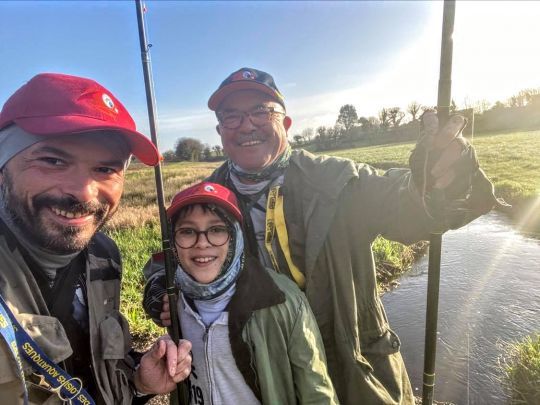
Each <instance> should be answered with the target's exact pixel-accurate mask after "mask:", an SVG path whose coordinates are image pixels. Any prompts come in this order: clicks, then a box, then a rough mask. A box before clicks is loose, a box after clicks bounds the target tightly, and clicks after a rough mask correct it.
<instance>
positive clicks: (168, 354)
mask: <svg viewBox="0 0 540 405" xmlns="http://www.w3.org/2000/svg"><path fill="white" fill-rule="evenodd" d="M190 352H191V343H190V342H189V341H187V340H181V341H180V342H179V343H178V346H176V345H175V344H174V342H173V341H172V339H171V338H170V337H169V336H162V337H160V338H159V339H158V340H157V341H156V343H154V345H152V348H151V349H150V350H149V351H148V352H146V353H145V355H144V356H143V357H142V359H141V365H140V367H139V368H138V369H137V371H136V373H135V380H134V383H135V387H136V388H137V391H139V392H141V393H143V394H166V393H168V392H171V391H172V390H173V389H174V388H175V386H176V384H177V383H179V382H180V381H182V380H184V379H186V378H187V377H188V376H189V374H190V373H191V360H192V359H191V354H190Z"/></svg>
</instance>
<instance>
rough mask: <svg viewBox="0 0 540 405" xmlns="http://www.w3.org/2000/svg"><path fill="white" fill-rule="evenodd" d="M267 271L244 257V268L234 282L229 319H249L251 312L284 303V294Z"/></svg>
mask: <svg viewBox="0 0 540 405" xmlns="http://www.w3.org/2000/svg"><path fill="white" fill-rule="evenodd" d="M268 271H269V270H266V269H265V268H264V267H263V266H262V265H261V264H260V263H259V262H258V260H256V259H254V258H253V257H252V256H249V255H246V262H245V264H244V268H243V269H242V271H241V273H240V276H239V277H238V280H237V282H236V294H235V295H234V297H233V298H232V299H231V302H230V304H229V308H228V309H229V313H230V317H233V318H235V316H239V317H244V316H248V317H249V316H250V315H251V313H252V312H253V311H256V310H258V309H263V308H268V307H271V306H274V305H277V304H281V303H283V302H285V294H284V293H283V291H281V290H280V289H279V287H278V286H277V285H276V283H274V281H273V280H272V278H271V277H270V275H269V274H268Z"/></svg>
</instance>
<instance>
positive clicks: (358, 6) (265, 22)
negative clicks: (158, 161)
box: [0, 1, 540, 151]
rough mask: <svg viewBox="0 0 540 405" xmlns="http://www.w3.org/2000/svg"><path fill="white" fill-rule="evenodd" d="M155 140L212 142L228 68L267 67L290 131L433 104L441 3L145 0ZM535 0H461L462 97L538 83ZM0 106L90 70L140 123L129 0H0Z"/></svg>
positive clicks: (142, 125) (139, 80) (456, 85)
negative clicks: (210, 104)
mask: <svg viewBox="0 0 540 405" xmlns="http://www.w3.org/2000/svg"><path fill="white" fill-rule="evenodd" d="M147 9H148V12H147V13H146V19H147V26H148V35H149V39H150V42H151V43H152V44H153V47H152V50H151V58H152V68H153V73H154V83H155V91H156V99H157V100H156V101H157V107H158V118H159V121H158V125H159V142H160V150H161V151H165V150H167V149H171V148H172V147H173V145H174V143H175V141H176V140H177V139H178V138H180V137H183V136H191V137H196V138H199V139H200V140H201V141H203V142H205V143H209V144H211V145H214V144H218V143H219V142H220V141H219V137H218V135H217V134H216V132H215V129H214V126H215V118H214V116H213V114H212V113H211V112H209V111H208V109H207V107H206V103H207V100H208V97H209V96H210V94H211V93H212V92H213V91H214V90H215V89H216V88H217V86H218V85H219V83H220V82H221V81H222V80H223V79H224V78H225V77H226V76H227V75H228V74H229V73H231V72H232V71H234V70H236V69H238V68H240V67H242V66H250V67H255V68H258V69H261V70H266V71H268V72H270V73H271V74H272V75H273V76H274V78H275V79H276V82H277V85H278V87H279V88H280V90H281V92H282V93H283V94H284V95H285V98H286V101H287V107H288V112H289V114H290V115H291V116H292V118H293V127H292V129H291V131H290V135H293V134H296V133H299V132H301V130H302V129H304V128H307V127H312V128H316V127H317V126H319V125H333V124H334V122H335V119H336V118H337V114H338V111H339V107H340V106H341V105H343V104H348V103H350V104H353V105H354V106H355V107H356V109H357V111H358V113H359V115H365V116H369V115H376V114H377V112H378V111H379V110H380V109H381V108H383V107H392V106H399V107H401V108H402V109H405V108H406V106H407V105H408V104H409V103H410V102H411V101H413V100H415V101H418V102H420V103H423V104H434V103H435V101H436V95H437V80H438V70H439V54H440V50H439V48H440V35H441V22H442V2H435V1H429V2H420V1H414V2H413V1H410V2H323V1H316V2H307V1H305V2H248V1H243V2H173V1H166V2H165V1H149V2H147ZM538 21H540V3H539V2H511V3H510V2H499V1H497V2H488V1H484V2H458V4H457V10H456V27H455V35H454V75H453V96H454V99H455V101H456V102H457V104H458V105H460V106H461V105H463V104H464V103H473V102H475V101H478V100H481V99H487V100H490V101H494V100H499V99H501V100H502V99H506V98H508V97H509V96H511V95H513V94H514V93H516V92H517V91H519V90H520V89H523V88H527V87H540V41H538V38H539V37H540V28H539V24H538ZM0 60H1V61H2V75H1V77H0V103H3V102H4V101H5V100H6V99H7V98H8V97H9V95H10V94H11V93H12V92H13V91H15V90H16V89H17V88H18V87H19V86H20V85H22V84H23V83H24V82H25V81H27V80H28V79H29V78H31V77H32V76H33V75H35V74H37V73H39V72H62V73H68V74H74V75H80V76H85V77H90V78H92V79H95V80H97V81H98V82H100V83H101V84H103V85H104V86H105V87H107V88H109V89H110V90H111V91H112V92H113V93H114V94H115V95H116V96H117V97H118V98H119V99H120V100H122V102H123V103H124V104H125V105H126V107H127V108H128V109H129V110H130V112H131V113H132V115H133V116H134V118H135V121H136V123H137V126H138V128H139V129H140V130H141V131H142V132H145V133H148V119H147V115H146V102H145V95H144V83H143V76H142V67H141V60H140V51H139V42H138V33H137V21H136V14H135V5H134V2H131V1H118V2H108V1H99V2H98V1H77V2H69V1H60V2H52V1H43V2H30V1H17V2H15V1H12V2H6V1H2V2H0Z"/></svg>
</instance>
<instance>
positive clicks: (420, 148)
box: [409, 111, 478, 199]
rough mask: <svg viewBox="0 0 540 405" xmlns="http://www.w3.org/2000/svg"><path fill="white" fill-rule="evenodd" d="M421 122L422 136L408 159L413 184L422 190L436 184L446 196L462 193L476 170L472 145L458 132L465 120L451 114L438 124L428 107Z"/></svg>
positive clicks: (460, 196) (428, 190) (423, 192)
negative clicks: (442, 122) (441, 123)
mask: <svg viewBox="0 0 540 405" xmlns="http://www.w3.org/2000/svg"><path fill="white" fill-rule="evenodd" d="M422 122H423V127H424V134H423V137H422V138H421V139H420V141H419V142H418V144H417V145H416V148H415V149H414V151H413V153H412V154H411V158H410V160H409V163H410V166H411V171H412V176H413V180H414V182H415V184H416V186H417V188H418V189H419V191H420V192H421V193H422V194H425V193H426V192H430V191H431V190H432V189H434V188H436V189H444V190H445V194H446V197H447V198H451V199H453V198H463V197H465V195H466V193H467V191H468V190H469V188H470V186H471V182H472V177H473V176H474V175H475V173H476V171H477V170H478V160H477V158H476V153H475V151H474V148H473V147H472V146H471V145H470V143H469V142H468V141H467V140H466V139H465V138H464V137H463V135H462V131H463V129H464V128H465V125H466V123H467V120H466V119H465V117H463V116H461V115H454V116H451V117H450V118H449V119H448V122H446V124H445V125H444V126H443V127H442V128H440V126H439V119H438V118H437V114H436V113H435V112H432V111H428V112H426V113H424V115H423V116H422Z"/></svg>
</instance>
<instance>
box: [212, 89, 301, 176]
mask: <svg viewBox="0 0 540 405" xmlns="http://www.w3.org/2000/svg"><path fill="white" fill-rule="evenodd" d="M261 106H264V107H274V108H276V109H278V110H283V107H281V105H280V104H279V103H277V102H276V101H275V100H274V99H273V98H272V97H270V96H269V95H267V94H265V93H262V92H259V91H254V90H243V91H237V92H235V93H232V94H231V95H229V96H228V97H227V98H226V99H225V100H224V101H223V102H222V103H221V105H220V106H219V109H218V114H219V111H239V112H250V111H253V110H255V109H256V108H257V107H261ZM290 126H291V119H290V118H289V117H287V116H284V115H283V114H272V115H271V119H270V120H269V121H268V122H267V123H265V124H264V125H260V126H256V125H253V123H252V121H251V120H250V118H249V117H247V116H244V119H243V121H242V124H241V125H240V126H239V127H238V128H237V129H228V128H225V127H224V126H223V125H222V124H219V125H218V127H217V131H218V133H219V135H220V136H221V143H222V144H223V150H224V151H225V153H226V154H227V156H228V157H229V158H230V159H231V160H232V161H233V162H234V163H236V164H237V165H238V166H240V167H241V168H242V169H244V170H246V171H249V172H257V171H260V170H261V169H263V168H265V167H266V166H268V165H270V164H271V163H272V162H273V161H274V160H276V158H277V157H278V156H279V155H280V154H281V153H282V152H283V151H284V150H285V148H286V146H287V130H288V129H289V127H290Z"/></svg>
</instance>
